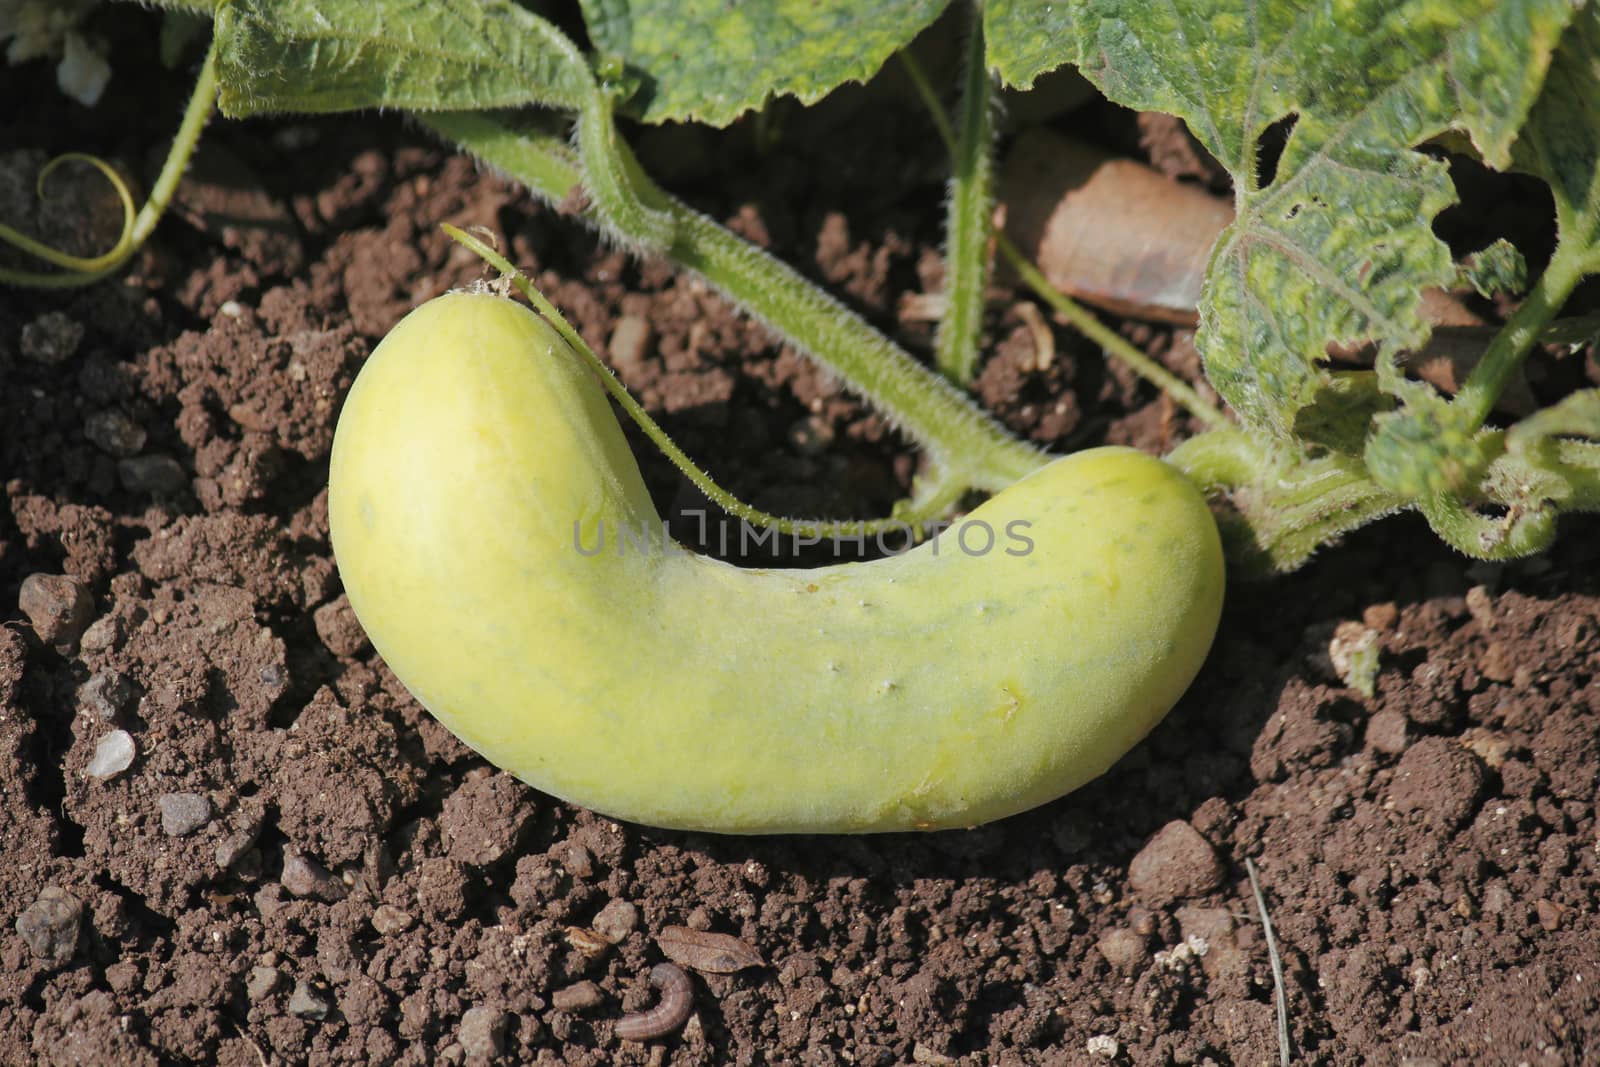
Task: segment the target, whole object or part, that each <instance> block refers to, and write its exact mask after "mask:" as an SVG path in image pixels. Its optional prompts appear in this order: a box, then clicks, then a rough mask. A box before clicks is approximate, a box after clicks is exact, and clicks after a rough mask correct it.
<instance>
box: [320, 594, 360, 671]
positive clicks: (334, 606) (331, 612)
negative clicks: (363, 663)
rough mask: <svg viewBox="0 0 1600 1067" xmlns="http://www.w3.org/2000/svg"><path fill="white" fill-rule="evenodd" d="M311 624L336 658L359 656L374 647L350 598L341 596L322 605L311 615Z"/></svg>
mask: <svg viewBox="0 0 1600 1067" xmlns="http://www.w3.org/2000/svg"><path fill="white" fill-rule="evenodd" d="M311 622H312V625H314V626H315V627H316V630H317V636H318V637H319V638H321V639H322V643H323V645H325V646H326V647H327V649H328V651H329V652H332V653H333V654H334V655H335V656H345V657H350V656H358V655H360V654H361V653H363V652H365V651H367V650H368V649H370V648H371V647H372V645H371V643H370V642H368V640H367V631H366V630H364V629H362V627H361V623H360V622H359V621H357V619H356V613H355V611H354V610H353V609H352V608H351V607H350V600H349V598H348V597H344V596H340V597H339V598H338V599H336V600H332V601H329V602H328V603H326V604H324V605H322V606H321V607H320V608H318V609H317V610H316V611H314V612H312V613H311Z"/></svg>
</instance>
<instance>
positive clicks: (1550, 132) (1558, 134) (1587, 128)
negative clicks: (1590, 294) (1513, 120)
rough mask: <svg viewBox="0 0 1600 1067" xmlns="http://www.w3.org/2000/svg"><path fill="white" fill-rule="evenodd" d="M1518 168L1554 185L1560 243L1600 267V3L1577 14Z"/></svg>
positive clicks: (1519, 150) (1526, 133)
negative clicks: (1579, 248) (1573, 247)
mask: <svg viewBox="0 0 1600 1067" xmlns="http://www.w3.org/2000/svg"><path fill="white" fill-rule="evenodd" d="M1515 160H1516V166H1517V168H1518V169H1519V170H1523V171H1527V172H1528V173H1530V174H1535V175H1538V176H1539V177H1541V178H1543V179H1544V180H1545V181H1547V182H1549V183H1550V191H1551V194H1552V195H1553V196H1554V198H1555V205H1556V223H1557V226H1558V227H1559V235H1560V239H1561V242H1562V244H1564V245H1570V244H1576V245H1580V246H1582V247H1584V248H1587V249H1589V253H1588V255H1587V256H1586V257H1585V267H1586V269H1587V272H1588V273H1594V272H1597V271H1600V6H1597V5H1596V4H1593V3H1591V4H1590V5H1589V6H1588V7H1586V8H1585V9H1584V10H1583V11H1582V12H1580V13H1579V15H1578V17H1577V20H1576V22H1575V23H1574V25H1573V27H1572V30H1571V32H1569V33H1568V34H1567V36H1566V37H1565V38H1564V39H1563V40H1562V43H1561V48H1560V50H1559V51H1558V52H1557V54H1556V58H1555V62H1554V63H1552V64H1551V67H1550V73H1549V75H1548V76H1547V77H1546V79H1545V84H1544V92H1543V93H1542V94H1541V95H1540V97H1539V101H1538V103H1537V104H1535V105H1534V108H1533V113H1532V114H1530V115H1529V116H1528V125H1527V128H1526V129H1524V130H1523V132H1522V137H1521V139H1520V140H1519V141H1518V142H1517V145H1516V150H1515Z"/></svg>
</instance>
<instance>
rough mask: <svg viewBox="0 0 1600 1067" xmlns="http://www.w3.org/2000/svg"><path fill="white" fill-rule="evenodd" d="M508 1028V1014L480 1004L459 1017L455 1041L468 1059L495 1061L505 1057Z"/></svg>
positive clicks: (509, 1016)
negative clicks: (459, 1024)
mask: <svg viewBox="0 0 1600 1067" xmlns="http://www.w3.org/2000/svg"><path fill="white" fill-rule="evenodd" d="M510 1028H511V1013H510V1012H507V1011H503V1010H501V1009H500V1008H495V1007H490V1006H489V1005H486V1004H480V1005H478V1006H477V1007H475V1008H468V1009H467V1010H466V1012H465V1014H463V1015H462V1016H461V1026H460V1028H459V1029H457V1030H456V1040H457V1041H459V1042H460V1043H461V1049H462V1051H464V1052H465V1053H466V1054H467V1057H468V1058H469V1059H475V1060H489V1059H496V1058H498V1057H500V1056H503V1055H505V1051H506V1031H507V1030H509V1029H510Z"/></svg>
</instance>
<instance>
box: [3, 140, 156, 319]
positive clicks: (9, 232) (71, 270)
mask: <svg viewBox="0 0 1600 1067" xmlns="http://www.w3.org/2000/svg"><path fill="white" fill-rule="evenodd" d="M64 163H87V164H89V166H91V167H93V168H94V169H96V170H98V171H99V172H100V173H101V174H103V175H105V178H106V181H108V182H110V183H111V187H112V188H113V189H115V190H116V193H117V199H119V200H121V201H122V233H121V235H120V236H118V238H117V242H116V244H114V245H112V246H111V248H110V250H109V251H106V252H103V253H101V254H100V255H98V256H74V255H71V254H69V253H66V252H63V251H61V250H60V249H59V248H53V247H51V246H50V245H47V244H45V243H44V242H43V241H38V240H35V239H34V238H32V237H29V236H28V235H27V234H25V233H21V232H19V231H17V230H14V229H12V228H11V227H10V226H7V225H5V224H4V223H0V241H4V242H5V243H6V244H8V245H11V246H12V247H14V248H19V249H21V250H22V251H24V252H26V253H28V254H29V255H31V256H34V257H36V258H38V259H42V260H44V261H45V262H46V263H50V264H52V265H54V266H57V267H60V268H61V269H62V270H63V271H66V272H67V273H65V274H48V273H42V272H39V271H21V270H13V269H10V268H7V267H0V282H5V283H8V284H11V285H28V286H35V287H39V288H54V287H58V286H60V287H66V286H71V285H81V284H86V283H87V282H91V281H94V280H95V279H97V278H100V277H103V276H104V275H105V273H106V272H108V271H112V270H115V269H116V268H117V267H119V266H121V265H122V264H123V263H124V262H125V261H126V260H127V258H128V257H129V256H130V255H132V254H133V249H134V239H133V226H134V220H135V219H136V218H137V217H138V213H139V209H138V208H137V207H135V206H134V203H133V193H132V192H131V191H130V190H129V189H128V183H127V182H125V181H123V180H122V175H120V174H118V173H117V172H116V171H115V170H113V169H112V167H111V164H109V163H107V162H106V161H105V160H103V159H101V158H99V157H98V156H91V155H87V154H85V153H83V152H68V153H66V154H65V155H60V156H57V157H56V158H54V159H52V160H51V161H50V162H49V163H46V164H45V165H44V167H43V169H41V170H40V171H39V180H38V183H37V184H36V186H35V191H36V192H37V194H38V197H39V199H40V200H45V199H48V196H47V194H46V191H45V185H46V183H47V182H48V181H49V180H50V176H51V175H52V174H54V173H55V172H56V171H57V170H58V169H60V167H61V165H62V164H64Z"/></svg>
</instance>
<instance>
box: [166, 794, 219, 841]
mask: <svg viewBox="0 0 1600 1067" xmlns="http://www.w3.org/2000/svg"><path fill="white" fill-rule="evenodd" d="M157 803H158V804H160V805H161V830H162V832H163V833H165V834H166V835H167V836H168V837H183V836H184V835H186V834H192V833H194V832H195V831H196V830H198V829H200V827H202V826H204V825H205V824H206V823H208V822H210V821H211V801H210V800H208V799H207V798H206V797H205V796H203V795H202V794H200V793H168V794H166V795H165V796H163V797H162V798H161V799H160V800H159V801H157Z"/></svg>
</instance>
